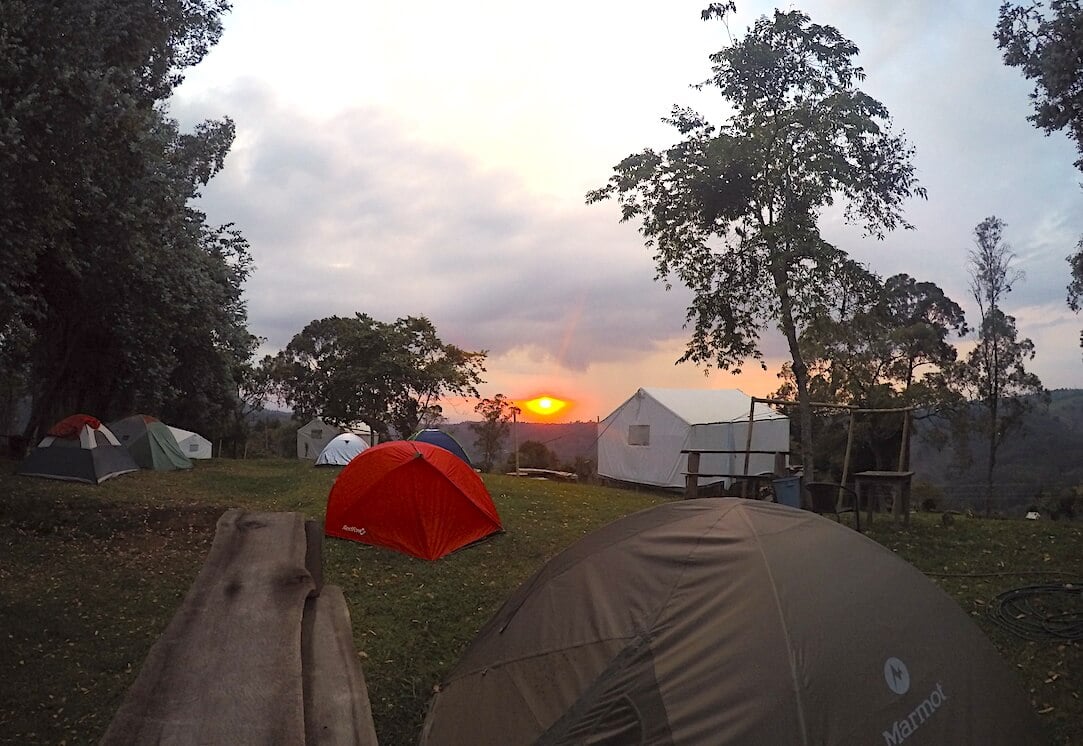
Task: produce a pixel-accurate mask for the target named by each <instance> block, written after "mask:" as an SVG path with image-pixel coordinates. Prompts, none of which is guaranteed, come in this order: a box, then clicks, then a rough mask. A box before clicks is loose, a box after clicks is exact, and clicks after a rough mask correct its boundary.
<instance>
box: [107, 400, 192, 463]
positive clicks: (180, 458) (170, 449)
mask: <svg viewBox="0 0 1083 746" xmlns="http://www.w3.org/2000/svg"><path fill="white" fill-rule="evenodd" d="M109 429H110V430H111V431H112V433H113V435H115V436H117V440H119V441H120V442H121V445H123V446H124V447H125V448H127V449H128V452H129V453H131V454H132V458H133V459H135V463H137V464H139V468H140V469H153V470H155V471H172V470H175V469H191V468H192V462H191V461H189V460H188V457H187V456H185V455H184V452H183V451H182V450H181V447H180V445H179V444H178V443H177V438H176V436H174V435H173V432H172V431H171V430H170V429H169V428H168V427H166V426H165V425H163V424H162V423H161V422H160V421H159V420H158V418H157V417H151V416H150V415H145V414H133V415H132V416H130V417H125V418H124V419H122V420H117V421H116V422H111V423H109Z"/></svg>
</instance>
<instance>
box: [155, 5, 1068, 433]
mask: <svg viewBox="0 0 1083 746" xmlns="http://www.w3.org/2000/svg"><path fill="white" fill-rule="evenodd" d="M705 2H706V0H696V2H689V1H688V0H667V1H666V2H628V1H627V0H624V1H623V2H615V1H611V0H578V1H577V2H567V1H565V0H551V1H550V2H548V3H531V4H527V3H509V2H507V1H506V0H500V1H497V0H491V1H489V0H461V1H460V2H457V3H447V2H430V0H418V1H416V2H412V3H384V2H369V1H368V0H304V1H302V0H234V8H233V11H232V13H231V14H230V15H229V16H228V17H227V19H226V23H225V33H224V35H223V38H222V41H221V42H220V43H219V45H218V46H217V47H216V48H215V49H214V50H213V51H212V52H211V54H210V55H209V56H208V57H207V58H206V59H205V60H204V61H203V62H202V63H201V64H200V65H199V66H198V67H197V68H195V69H194V70H192V71H190V72H189V74H188V76H187V80H186V81H185V83H184V84H183V85H182V86H181V87H180V88H179V89H178V91H177V93H176V95H175V96H174V98H173V100H172V102H171V104H170V111H171V113H172V115H173V116H175V117H177V118H178V119H179V120H180V121H181V122H182V123H183V124H185V125H186V126H188V127H190V126H192V125H193V124H194V123H195V122H197V121H200V120H202V119H207V118H216V117H221V116H223V115H228V116H230V117H232V118H233V119H234V120H235V121H236V124H237V140H236V143H235V145H234V147H233V150H232V152H231V154H230V156H229V159H228V160H227V162H226V168H225V170H224V172H223V173H222V174H220V175H219V176H218V177H216V179H215V180H214V181H213V182H212V183H211V185H210V186H209V187H208V188H207V189H206V190H205V193H204V198H203V201H202V208H203V209H204V210H205V211H206V212H207V214H208V216H209V219H210V220H211V222H213V223H224V222H233V223H236V225H237V226H238V227H239V228H240V229H241V230H242V231H243V232H244V234H245V236H246V237H247V238H248V240H249V241H250V242H251V244H252V251H253V254H254V257H255V261H256V265H257V270H256V272H255V274H254V275H253V276H252V278H251V279H250V280H249V282H248V285H247V296H248V308H249V319H250V328H251V330H252V331H253V333H255V334H258V335H261V336H263V337H266V338H267V345H266V351H267V352H273V351H276V350H278V349H281V348H282V347H283V346H285V344H286V343H288V342H289V340H290V338H291V337H292V336H293V335H294V334H295V333H297V332H298V331H300V330H301V329H302V328H303V327H304V325H305V324H307V323H308V322H309V321H310V320H312V319H316V318H321V317H324V316H330V315H335V314H337V315H350V314H353V313H354V312H357V311H360V312H364V313H368V314H370V315H371V316H373V317H375V318H377V319H380V320H383V321H393V320H395V319H396V318H399V317H403V316H407V315H413V316H418V315H425V316H428V317H429V318H430V319H432V321H433V323H434V324H435V325H436V328H437V330H438V332H439V334H440V336H441V338H442V339H443V340H444V341H445V342H451V343H454V344H457V345H459V346H461V347H464V348H467V349H472V350H488V352H489V357H488V365H487V368H488V372H487V374H486V376H485V378H486V381H487V383H486V384H485V386H484V387H483V389H482V393H483V395H487V396H491V395H493V394H497V393H502V394H504V395H505V396H508V397H509V398H512V399H518V400H523V399H529V398H531V397H534V396H536V395H538V394H542V393H545V394H552V395H556V396H560V397H564V398H566V399H570V400H572V401H573V402H574V404H573V405H572V406H570V407H568V408H567V409H565V410H564V412H562V413H561V416H560V419H566V420H572V419H583V420H587V419H594V418H595V417H599V416H601V417H604V416H606V415H607V414H608V413H609V412H611V411H612V410H613V409H614V408H616V407H617V406H618V405H619V404H620V403H621V402H622V401H624V400H625V399H626V398H628V397H629V396H630V395H631V394H633V393H634V392H635V390H636V389H637V388H638V387H640V386H680V387H715V388H723V387H726V388H728V387H736V388H740V389H742V390H744V391H746V392H747V393H750V394H760V395H763V394H767V393H769V392H770V391H772V390H773V389H774V388H775V387H776V386H777V378H776V377H775V375H776V373H777V371H778V367H779V364H780V363H781V359H782V355H783V354H784V350H783V347H782V345H781V344H779V343H778V340H776V339H774V338H773V337H771V336H769V337H768V338H767V339H766V341H765V351H766V352H767V355H768V364H769V370H768V371H767V372H766V373H764V372H761V371H759V370H757V369H755V366H752V367H750V368H749V369H747V370H746V372H745V373H743V374H742V375H740V376H731V375H729V374H724V373H718V372H715V373H711V374H710V375H705V372H704V371H703V370H702V369H698V368H696V367H694V366H692V365H689V364H685V365H680V366H675V365H674V362H675V361H676V359H677V358H678V357H679V356H680V354H681V352H682V349H683V345H684V342H685V341H686V339H687V331H686V330H684V329H683V328H682V324H683V320H684V309H685V306H686V305H687V301H688V297H687V295H686V294H685V293H684V292H683V291H682V290H681V289H680V288H677V289H674V290H672V291H669V292H666V290H665V289H664V286H663V285H662V284H661V283H658V282H655V281H654V279H653V278H654V267H653V263H652V261H651V258H650V254H649V252H648V250H647V249H646V248H644V246H643V243H642V240H641V238H640V237H639V235H638V234H637V233H636V230H635V226H632V225H627V224H626V225H621V224H619V222H618V217H619V213H618V208H617V206H616V204H615V203H612V202H607V203H601V204H598V205H592V206H587V205H585V204H584V194H585V193H586V192H587V191H588V190H589V189H592V188H595V187H598V186H601V185H603V184H604V183H605V181H606V180H607V179H608V178H609V175H610V173H611V171H612V167H613V166H614V165H615V164H616V163H617V162H619V161H620V160H621V159H622V158H623V157H624V156H626V155H628V154H629V153H632V152H636V151H639V150H642V149H643V148H645V147H658V148H661V147H665V146H666V145H669V144H671V143H672V142H674V141H675V140H676V139H677V138H676V133H675V131H672V130H671V129H670V128H668V127H666V126H665V125H662V124H661V123H660V121H659V120H660V118H661V117H662V116H664V115H666V114H667V113H668V111H669V110H670V108H671V106H673V105H674V104H681V105H687V106H692V107H694V108H696V109H698V110H699V111H701V112H703V113H704V114H707V115H708V116H709V117H710V118H711V119H712V120H714V121H716V122H717V121H721V119H722V118H723V117H724V115H725V108H724V106H723V105H722V103H721V102H720V101H719V99H718V97H717V96H713V95H711V93H710V91H704V92H697V91H694V90H692V89H691V88H690V84H692V83H695V82H699V81H701V80H703V79H704V78H706V77H707V75H708V72H709V62H708V55H709V54H710V53H712V52H714V51H717V50H718V49H719V48H720V47H721V46H723V45H724V44H726V43H727V42H728V39H729V37H728V32H727V29H726V27H725V26H723V25H722V24H720V23H719V22H717V21H715V22H711V23H704V22H703V21H701V20H700V18H699V13H700V10H701V9H702V7H703V6H704V4H705ZM997 4H998V3H994V2H990V0H951V1H950V2H944V1H943V0H937V1H936V2H933V1H932V0H911V1H910V2H906V3H890V4H888V3H870V2H867V1H865V0H807V1H806V2H803V3H801V4H800V5H797V6H793V5H785V6H781V7H783V9H790V8H793V7H798V8H800V9H801V10H803V11H805V12H807V13H808V14H809V15H810V16H811V17H812V19H813V20H814V21H815V22H818V23H824V24H831V25H833V26H835V27H837V28H838V29H839V30H840V31H841V32H842V33H843V34H844V35H845V36H847V37H848V38H850V39H852V40H853V41H854V42H855V43H856V44H857V45H858V46H859V48H860V49H861V54H860V56H859V64H861V65H862V66H863V67H864V68H865V71H866V73H867V75H868V78H867V79H866V81H865V83H864V84H863V88H864V90H865V91H866V92H868V93H869V94H871V95H873V96H874V97H876V98H878V99H880V100H881V101H882V102H883V103H884V104H885V105H886V106H887V107H888V109H889V110H890V111H891V113H892V116H893V119H894V126H895V129H896V130H902V131H904V132H905V133H906V134H907V136H908V138H909V140H910V141H911V142H912V144H913V145H914V146H915V148H916V158H915V162H916V165H917V168H918V173H919V178H920V180H921V182H922V184H923V185H924V186H925V187H926V188H927V189H928V192H929V199H928V201H924V202H923V201H914V202H911V203H910V204H909V205H908V206H907V217H908V219H909V220H910V222H912V223H913V224H914V225H915V227H916V230H913V231H906V232H900V233H897V234H894V235H891V236H889V237H888V238H887V239H886V240H885V241H882V242H876V241H873V240H868V239H864V238H863V237H862V236H861V234H860V232H859V231H857V230H855V229H852V228H848V227H847V226H845V225H843V224H842V223H841V221H839V220H838V219H837V218H836V217H835V216H834V215H826V216H824V219H823V221H822V223H821V226H822V230H823V232H824V234H825V236H826V237H827V238H828V240H831V241H833V242H835V243H836V244H837V245H839V246H840V247H841V248H843V249H845V250H847V251H848V252H850V253H851V255H853V256H854V257H855V258H857V259H859V260H860V261H862V262H865V263H867V264H868V265H869V266H870V267H871V268H872V269H873V271H876V272H877V273H879V274H881V275H882V276H888V275H891V274H894V273H897V272H907V273H909V274H911V275H913V276H915V277H917V278H918V279H921V280H929V281H933V282H936V283H937V284H939V285H940V286H941V287H943V288H944V289H945V291H946V292H947V293H948V294H949V295H950V296H951V297H952V298H954V299H955V300H956V301H957V302H959V303H960V304H961V305H963V306H964V308H966V309H967V310H968V314H969V315H970V316H971V321H973V320H974V316H975V314H976V311H975V307H974V304H973V302H971V301H970V299H969V297H968V292H967V273H966V267H965V263H966V255H967V252H968V251H969V250H970V249H971V248H972V247H973V229H974V226H975V225H977V224H978V223H979V222H980V221H981V220H982V219H984V218H985V217H987V216H989V215H997V216H998V217H1000V218H1001V219H1003V220H1004V221H1005V222H1006V223H1007V230H1006V232H1005V237H1006V239H1007V240H1008V242H1009V243H1010V244H1011V246H1012V249H1013V250H1014V251H1015V253H1016V254H1017V260H1016V261H1017V266H1018V267H1019V268H1020V269H1022V270H1023V271H1024V272H1025V274H1026V280H1025V282H1024V283H1023V284H1022V285H1021V286H1019V287H1018V288H1017V289H1016V290H1015V292H1013V293H1012V294H1011V295H1010V296H1009V298H1008V303H1007V304H1006V310H1007V311H1008V312H1009V313H1012V314H1014V315H1015V316H1016V317H1017V319H1018V322H1019V328H1020V331H1021V333H1022V334H1023V335H1025V336H1029V337H1030V338H1032V339H1033V340H1034V342H1035V344H1036V346H1037V350H1038V357H1037V359H1036V360H1035V361H1034V363H1033V370H1034V371H1035V372H1037V373H1038V374H1039V375H1040V376H1041V378H1042V380H1043V382H1044V383H1045V384H1046V386H1048V387H1050V388H1056V387H1075V386H1080V385H1083V375H1081V373H1083V363H1081V355H1080V349H1079V345H1078V338H1079V329H1080V326H1081V325H1083V318H1080V317H1076V316H1075V315H1074V314H1072V313H1071V312H1070V311H1069V310H1068V309H1067V308H1066V306H1065V303H1064V297H1065V285H1066V283H1067V264H1066V263H1065V261H1064V258H1065V256H1066V255H1067V254H1068V253H1069V252H1070V251H1071V250H1072V249H1073V247H1074V245H1075V243H1076V241H1077V240H1078V239H1079V236H1080V234H1083V192H1081V191H1080V188H1079V182H1080V180H1081V179H1083V176H1081V175H1080V174H1079V173H1078V172H1077V171H1076V170H1075V169H1074V168H1073V167H1072V162H1073V160H1074V159H1075V151H1074V148H1073V147H1072V144H1071V143H1070V142H1069V141H1068V139H1067V138H1066V137H1065V136H1063V135H1061V134H1057V135H1053V136H1051V137H1045V136H1043V135H1042V134H1041V133H1040V132H1039V131H1037V130H1035V129H1034V128H1033V127H1032V126H1031V125H1030V123H1029V122H1028V121H1027V120H1026V116H1027V114H1028V113H1029V112H1030V104H1029V101H1028V98H1027V94H1028V92H1029V91H1030V86H1029V85H1028V84H1027V83H1026V81H1024V80H1023V79H1022V78H1021V76H1020V75H1019V74H1018V73H1017V72H1016V71H1015V70H1014V69H1009V68H1006V67H1004V65H1003V64H1002V63H1001V60H1000V56H999V53H998V50H997V48H996V44H995V42H994V41H993V39H992V32H993V29H994V27H995V24H996V6H997ZM773 7H775V6H774V4H772V3H769V2H763V1H761V0H757V1H756V2H750V1H749V0H744V1H742V0H738V10H739V11H740V14H739V15H738V16H737V18H736V19H735V20H734V21H731V23H730V24H729V31H730V32H732V33H733V34H734V35H735V36H738V35H740V34H742V33H743V32H744V30H745V28H746V27H747V26H748V25H749V23H751V21H752V20H753V19H754V18H755V17H756V16H758V15H761V14H763V13H769V12H771V10H772V8H773ZM446 414H448V415H449V418H450V419H452V420H457V419H469V418H470V417H471V416H472V411H471V408H470V407H469V406H466V405H455V406H452V407H451V408H450V409H449V411H447V412H446Z"/></svg>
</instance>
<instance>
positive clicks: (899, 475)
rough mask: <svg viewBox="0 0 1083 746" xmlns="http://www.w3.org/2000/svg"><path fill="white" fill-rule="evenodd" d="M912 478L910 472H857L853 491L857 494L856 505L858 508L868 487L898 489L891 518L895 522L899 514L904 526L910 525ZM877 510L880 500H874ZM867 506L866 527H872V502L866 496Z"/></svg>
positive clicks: (869, 497) (912, 473)
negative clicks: (878, 486) (881, 486)
mask: <svg viewBox="0 0 1083 746" xmlns="http://www.w3.org/2000/svg"><path fill="white" fill-rule="evenodd" d="M913 476H914V472H912V471H859V472H858V473H857V474H854V491H855V492H856V493H857V504H858V507H859V508H860V506H861V497H862V495H864V494H865V489H867V488H868V487H875V486H877V485H887V486H889V487H891V488H892V489H895V488H896V487H898V488H899V499H898V500H896V501H895V505H894V506H893V508H892V511H891V513H892V517H893V519H894V520H895V521H898V520H899V513H900V512H901V513H902V516H903V522H904V523H905V524H906V525H910V481H911V479H912V478H913ZM876 504H877V508H879V504H880V498H879V497H877V498H876ZM866 505H868V525H869V526H871V525H872V508H873V501H872V496H871V495H869V496H868V500H867V502H866Z"/></svg>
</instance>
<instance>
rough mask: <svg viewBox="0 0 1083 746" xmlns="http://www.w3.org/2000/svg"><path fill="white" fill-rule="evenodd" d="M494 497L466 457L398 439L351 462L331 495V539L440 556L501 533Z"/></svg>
mask: <svg viewBox="0 0 1083 746" xmlns="http://www.w3.org/2000/svg"><path fill="white" fill-rule="evenodd" d="M501 530H502V528H501V524H500V516H499V515H498V514H497V512H496V506H495V505H494V504H493V498H492V496H491V495H490V494H489V491H488V490H487V489H485V484H484V483H483V482H482V481H481V477H479V476H478V475H477V474H476V473H474V470H473V469H471V468H470V467H469V466H467V465H466V464H465V463H463V461H462V459H460V458H459V457H458V456H456V455H455V454H453V453H452V452H451V451H448V450H445V449H443V448H441V447H440V446H434V445H432V444H431V443H424V442H421V441H416V440H391V441H388V442H386V443H380V444H379V445H375V446H372V447H371V448H368V449H366V450H365V451H364V452H363V453H361V454H359V455H358V456H357V457H356V458H354V459H353V460H352V461H350V463H349V464H347V465H346V468H345V469H343V470H342V472H341V473H340V474H339V475H338V478H337V479H336V480H335V484H334V485H333V486H332V487H331V492H330V494H329V495H328V496H327V517H326V519H325V522H324V531H325V533H326V534H327V535H328V536H335V537H338V538H340V539H350V540H352V541H359V542H361V543H362V544H372V545H374V546H379V547H386V548H388V549H394V550H396V551H399V552H403V553H405V554H409V555H412V556H414V557H419V558H421V559H427V560H435V559H439V558H440V557H443V556H444V555H446V554H450V553H451V552H454V551H455V550H456V549H460V548H462V547H464V546H466V545H468V544H472V543H473V542H475V541H478V540H480V539H484V538H485V537H486V536H489V535H490V534H494V533H497V532H498V531H501Z"/></svg>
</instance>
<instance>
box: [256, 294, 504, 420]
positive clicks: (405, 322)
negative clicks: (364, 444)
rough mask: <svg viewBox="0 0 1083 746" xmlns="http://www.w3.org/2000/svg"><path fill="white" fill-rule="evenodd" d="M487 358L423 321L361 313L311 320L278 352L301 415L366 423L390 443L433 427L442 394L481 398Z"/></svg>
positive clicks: (284, 389) (286, 392)
mask: <svg viewBox="0 0 1083 746" xmlns="http://www.w3.org/2000/svg"><path fill="white" fill-rule="evenodd" d="M485 356H486V353H485V352H469V351H466V350H463V349H461V348H459V347H456V346H455V345H451V344H445V343H444V342H442V341H441V340H440V338H439V337H437V336H436V328H435V327H434V326H433V324H432V322H431V321H429V320H428V319H427V318H425V317H424V316H421V317H413V316H407V317H406V318H401V319H398V320H396V321H395V322H393V323H390V324H387V323H384V322H381V321H377V320H376V319H374V318H372V317H371V316H369V315H367V314H362V313H358V314H356V315H355V316H354V317H353V318H343V317H340V316H331V317H328V318H323V319H317V320H315V321H312V322H309V324H308V325H307V326H306V327H305V328H304V329H303V330H301V332H300V333H298V334H297V335H295V336H294V338H293V339H292V340H291V341H290V343H289V344H288V345H287V346H286V349H284V350H283V351H282V352H280V353H279V354H278V356H277V358H276V359H275V362H274V365H273V377H274V380H275V383H276V386H277V389H278V393H279V396H280V398H281V399H282V400H283V401H285V402H286V403H288V404H289V405H290V406H291V407H292V408H293V409H294V413H295V415H296V416H297V417H298V418H300V419H302V420H305V419H309V418H310V417H317V416H318V417H320V418H321V419H323V420H324V421H325V422H328V423H329V424H333V425H339V426H348V425H351V424H353V423H356V422H364V423H366V424H368V425H369V427H371V428H372V429H373V431H374V432H376V433H378V434H379V435H380V437H381V439H387V438H389V437H390V434H391V430H392V429H394V430H395V431H397V432H398V433H399V435H402V436H404V437H405V436H406V435H409V434H410V433H413V432H415V431H416V430H417V429H418V427H419V426H420V425H421V424H423V423H426V424H427V423H430V422H433V421H434V418H435V417H438V416H439V415H440V412H441V408H440V405H439V403H438V402H439V400H440V398H441V397H443V396H448V395H458V396H477V395H478V394H477V385H478V384H479V383H481V382H482V380H481V374H482V373H484V372H485V367H484V361H485Z"/></svg>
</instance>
